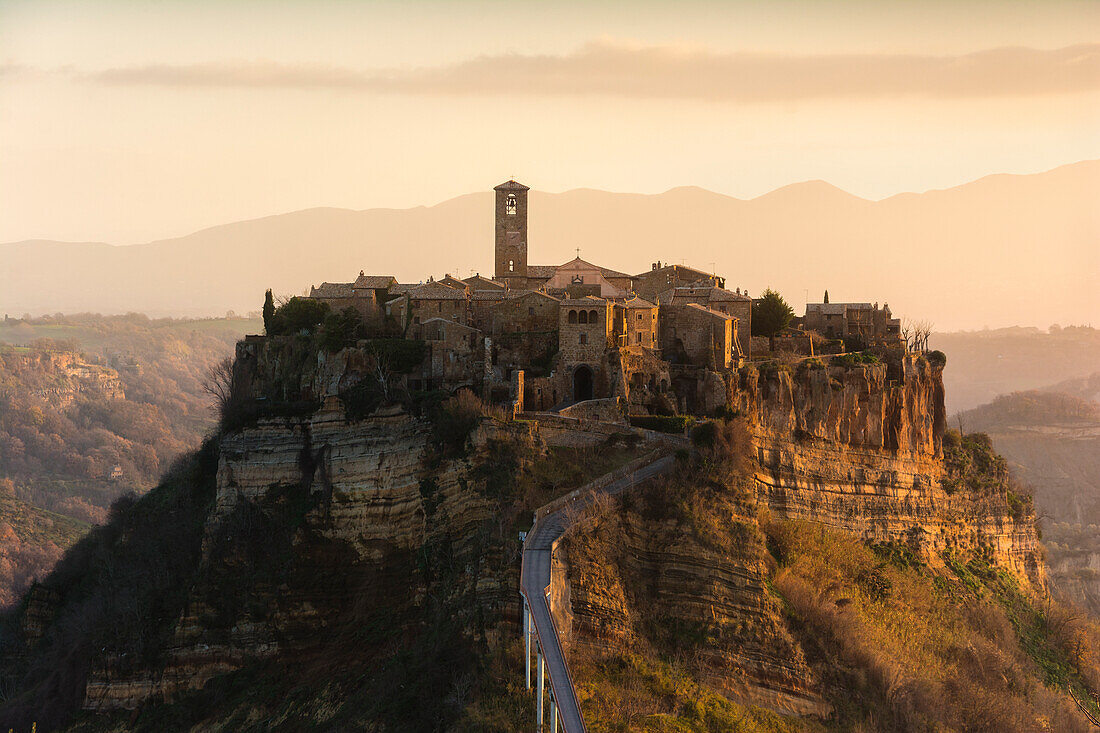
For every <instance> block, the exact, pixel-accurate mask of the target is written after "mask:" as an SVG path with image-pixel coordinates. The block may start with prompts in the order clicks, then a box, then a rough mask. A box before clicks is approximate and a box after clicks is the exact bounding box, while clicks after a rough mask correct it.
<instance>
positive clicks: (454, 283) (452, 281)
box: [436, 274, 467, 290]
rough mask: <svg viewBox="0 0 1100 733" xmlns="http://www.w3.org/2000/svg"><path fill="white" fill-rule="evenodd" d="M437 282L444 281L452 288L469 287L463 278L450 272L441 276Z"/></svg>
mask: <svg viewBox="0 0 1100 733" xmlns="http://www.w3.org/2000/svg"><path fill="white" fill-rule="evenodd" d="M436 282H439V283H443V284H444V285H446V286H448V287H451V288H458V289H459V290H465V289H466V288H467V285H466V283H465V282H464V281H463V280H459V279H458V278H457V277H454V276H453V275H450V274H447V275H444V276H443V277H441V278H439V280H436Z"/></svg>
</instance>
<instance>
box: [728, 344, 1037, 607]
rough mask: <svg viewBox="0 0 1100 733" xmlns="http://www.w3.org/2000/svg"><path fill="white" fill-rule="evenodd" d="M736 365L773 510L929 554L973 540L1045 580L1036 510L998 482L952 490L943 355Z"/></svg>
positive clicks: (763, 488) (761, 484)
mask: <svg viewBox="0 0 1100 733" xmlns="http://www.w3.org/2000/svg"><path fill="white" fill-rule="evenodd" d="M754 372H755V370H752V369H751V368H750V369H748V370H745V371H744V372H743V373H742V374H741V379H740V380H739V383H738V384H737V385H736V387H735V389H734V390H732V400H731V401H732V402H733V404H735V405H737V406H738V407H739V408H740V410H741V411H742V412H743V413H744V414H745V415H747V416H748V417H749V421H750V425H751V429H752V431H753V435H754V439H755V443H756V451H757V464H758V467H757V475H756V479H757V487H758V491H759V494H760V497H761V500H762V501H764V502H765V503H766V504H767V505H768V507H769V508H770V509H771V511H772V512H774V513H775V514H776V515H778V516H780V517H784V518H791V519H810V520H814V521H819V522H823V523H825V524H828V525H831V526H834V527H838V528H841V529H844V530H847V531H849V532H852V533H854V534H855V535H857V536H859V537H862V538H863V539H865V540H867V541H869V542H898V543H903V544H905V545H907V546H908V547H909V548H910V549H911V550H913V551H914V552H917V553H918V554H919V555H920V556H921V557H923V558H925V559H926V560H927V561H929V562H931V563H933V564H942V559H941V557H942V553H943V552H944V551H945V550H958V551H976V552H981V553H984V554H988V555H990V556H991V559H992V560H993V561H994V562H995V563H996V564H999V565H1001V566H1003V567H1005V568H1007V569H1009V570H1011V571H1012V572H1013V573H1015V574H1016V575H1018V576H1019V577H1021V578H1026V579H1028V580H1029V581H1030V582H1033V583H1036V584H1039V585H1040V586H1041V585H1042V584H1043V583H1044V571H1043V565H1042V559H1041V556H1040V550H1039V547H1038V541H1037V537H1036V533H1035V529H1034V516H1032V515H1031V514H1026V515H1019V513H1018V512H1017V513H1016V516H1014V513H1013V511H1012V509H1011V507H1010V506H1009V502H1008V497H1007V496H1006V494H1005V492H1003V491H1001V492H986V493H981V492H974V491H969V490H967V489H966V488H965V487H963V488H962V489H960V490H956V491H953V492H952V493H949V492H948V490H947V489H946V488H945V479H947V478H948V476H947V473H946V468H945V465H944V461H943V434H944V427H945V419H944V402H943V397H944V394H943V379H942V367H940V366H937V365H935V364H932V363H930V362H928V361H927V360H925V359H923V358H921V357H919V356H915V355H910V356H906V357H903V358H902V359H901V361H900V363H897V364H890V365H888V364H885V363H876V364H865V365H857V366H846V367H825V368H818V369H801V370H798V371H795V372H789V371H772V372H770V373H765V374H759V373H754Z"/></svg>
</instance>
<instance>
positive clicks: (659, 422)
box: [630, 415, 694, 434]
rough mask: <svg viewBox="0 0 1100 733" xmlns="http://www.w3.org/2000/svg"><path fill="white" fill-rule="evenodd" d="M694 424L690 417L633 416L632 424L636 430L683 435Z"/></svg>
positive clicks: (631, 418)
mask: <svg viewBox="0 0 1100 733" xmlns="http://www.w3.org/2000/svg"><path fill="white" fill-rule="evenodd" d="M692 422H694V418H692V417H690V416H689V415H632V416H631V417H630V424H631V425H633V426H634V427H636V428H645V429H646V430H656V431H657V432H659V433H679V434H683V432H684V431H685V430H687V427H688V425H690V424H691V423H692Z"/></svg>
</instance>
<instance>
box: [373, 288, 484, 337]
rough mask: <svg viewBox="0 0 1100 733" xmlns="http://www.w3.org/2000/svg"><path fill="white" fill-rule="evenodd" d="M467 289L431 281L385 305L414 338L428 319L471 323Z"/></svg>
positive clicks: (464, 323) (418, 335) (410, 289)
mask: <svg viewBox="0 0 1100 733" xmlns="http://www.w3.org/2000/svg"><path fill="white" fill-rule="evenodd" d="M466 303H467V300H466V291H465V290H458V289H456V288H452V287H449V286H447V285H443V284H442V283H437V282H429V283H424V284H423V285H417V286H415V287H412V288H409V290H408V292H406V293H405V295H403V296H402V297H400V298H396V299H394V300H391V301H390V302H388V303H387V304H386V307H387V310H388V312H389V314H390V315H391V316H394V317H395V318H398V322H399V323H400V324H401V327H402V328H403V329H404V330H405V333H406V334H408V335H409V337H411V338H420V337H421V336H420V333H421V330H420V325H421V324H422V323H424V322H425V321H427V320H428V319H429V318H446V319H447V320H449V321H455V322H457V323H461V324H463V325H468V324H469V313H468V311H467V307H466Z"/></svg>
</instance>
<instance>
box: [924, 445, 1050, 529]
mask: <svg viewBox="0 0 1100 733" xmlns="http://www.w3.org/2000/svg"><path fill="white" fill-rule="evenodd" d="M943 460H944V465H945V466H946V468H947V476H946V478H945V479H944V482H943V486H944V490H945V491H947V492H948V493H949V494H952V493H955V492H956V491H958V490H959V489H961V488H963V487H965V488H966V490H967V491H968V492H970V493H971V494H974V495H975V496H998V495H1004V496H1005V497H1006V499H1007V501H1008V502H1009V503H1010V505H1011V504H1013V503H1014V502H1015V503H1016V505H1017V507H1018V511H1017V512H1015V513H1016V514H1017V515H1021V514H1022V511H1023V509H1024V507H1025V505H1026V506H1027V507H1030V504H1031V497H1030V496H1029V495H1028V494H1027V492H1026V491H1025V490H1024V489H1023V488H1022V487H1021V486H1019V484H1017V483H1016V482H1015V481H1013V480H1012V478H1011V476H1010V475H1009V471H1008V464H1007V463H1006V462H1005V459H1004V458H1003V457H1002V456H1001V455H999V454H998V453H997V452H996V451H995V450H993V441H992V440H990V438H989V436H988V435H986V434H985V433H969V434H967V435H962V434H961V433H959V431H957V430H950V429H949V430H947V431H945V432H944V436H943Z"/></svg>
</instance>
